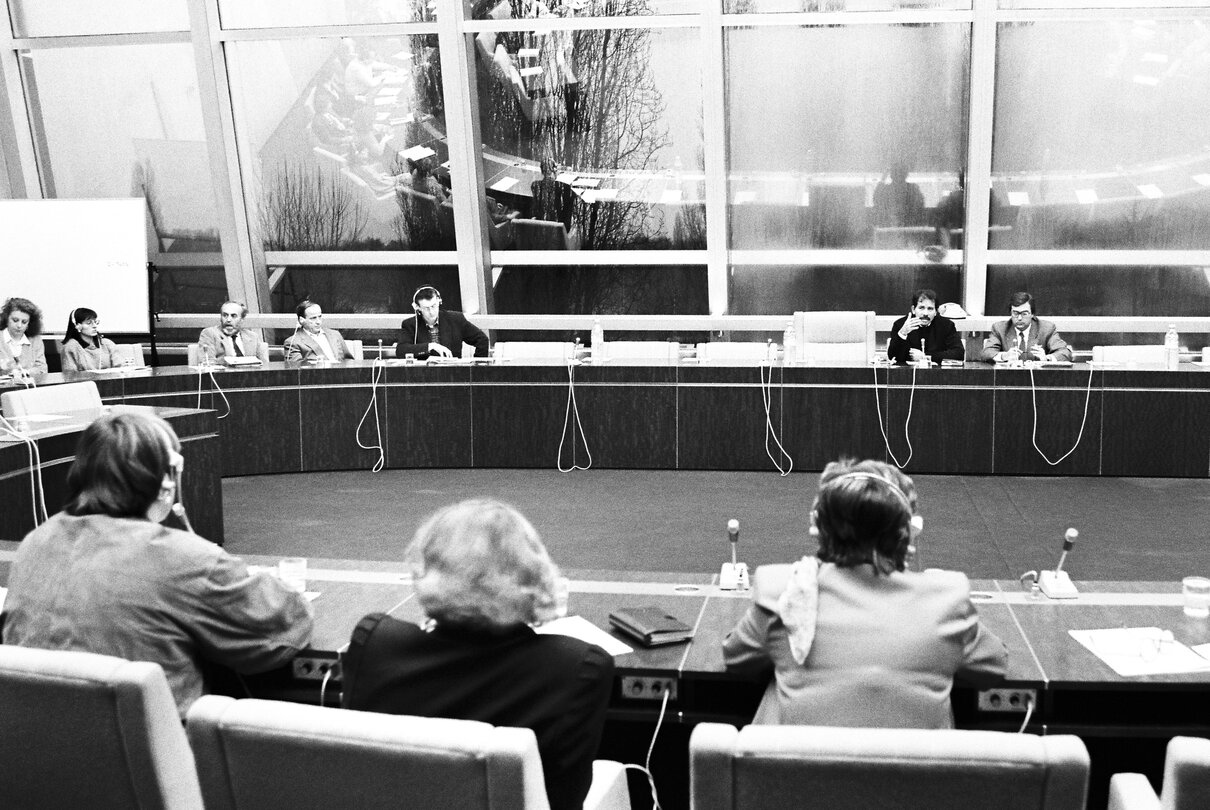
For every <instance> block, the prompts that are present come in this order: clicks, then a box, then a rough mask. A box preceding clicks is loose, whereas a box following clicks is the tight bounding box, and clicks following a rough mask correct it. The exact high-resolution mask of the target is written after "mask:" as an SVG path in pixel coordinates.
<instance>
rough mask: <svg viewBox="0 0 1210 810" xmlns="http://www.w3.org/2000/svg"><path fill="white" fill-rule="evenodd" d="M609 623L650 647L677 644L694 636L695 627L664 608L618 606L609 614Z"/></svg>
mask: <svg viewBox="0 0 1210 810" xmlns="http://www.w3.org/2000/svg"><path fill="white" fill-rule="evenodd" d="M609 623H610V624H611V625H613V626H614V627H615V628H616V629H617V630H619V631H621V632H622V633H625V634H626V635H628V636H630V637H631V638H633V639H635V640H637V641H638V642H640V643H641V644H645V645H646V646H648V647H654V646H656V645H658V644H675V643H676V642H678V641H688V640H689V639H691V638H693V628H692V627H690V626H689V625H687V624H685V623H684V622H682V621H681V620H680V619H678V618H677V617H676V616H673V615H671V614H669V613H667V612H666V611H664V610H663V609H662V608H658V607H653V606H650V605H647V606H645V607H625V608H618V609H617V610H615V611H614V612H613V613H610V614H609Z"/></svg>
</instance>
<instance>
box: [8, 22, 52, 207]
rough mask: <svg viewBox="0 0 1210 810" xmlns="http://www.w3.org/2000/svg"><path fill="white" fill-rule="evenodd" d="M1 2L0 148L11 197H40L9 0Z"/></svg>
mask: <svg viewBox="0 0 1210 810" xmlns="http://www.w3.org/2000/svg"><path fill="white" fill-rule="evenodd" d="M0 2H3V6H2V7H3V9H4V24H3V25H0V149H3V150H4V162H5V164H6V166H7V168H8V182H9V188H10V190H11V192H12V196H13V197H14V198H23V197H24V198H28V199H41V197H42V184H41V183H40V182H39V179H38V178H39V175H38V160H37V157H36V150H35V147H34V133H33V129H32V128H31V126H30V119H29V109H28V107H27V106H26V104H25V93H24V89H23V87H22V82H21V64H20V60H21V57H20V55H19V54H18V53H17V51H18V46H17V45H16V44H15V40H14V39H13V32H12V28H11V27H10V25H9V22H8V21H9V20H11V19H12V13H11V11H12V10H11V9H10V8H9V3H10V2H11V0H0Z"/></svg>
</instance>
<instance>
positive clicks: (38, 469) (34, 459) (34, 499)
mask: <svg viewBox="0 0 1210 810" xmlns="http://www.w3.org/2000/svg"><path fill="white" fill-rule="evenodd" d="M0 435H8V436H12V437H13V438H14V439H17V440H18V441H21V442H23V443H24V444H25V448H26V451H27V452H28V453H29V498H30V511H31V513H32V514H33V517H34V527H35V528H36V527H38V526H40V525H42V524H43V523H45V522H46V521H47V520H48V519H49V517H50V515H49V514H48V513H47V511H46V487H45V486H44V485H43V483H42V452H41V451H40V450H39V449H38V443H37V442H36V441H34V439H33V437H32V436H27V435H26V434H24V433H22V432H21V431H19V430H17V428H16V426H15V425H13V424H12V423H11V422H9V421H8V420H7V419H5V418H4V417H3V416H0ZM39 507H40V508H41V511H39ZM39 515H41V517H39Z"/></svg>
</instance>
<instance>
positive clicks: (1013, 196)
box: [1008, 191, 1029, 206]
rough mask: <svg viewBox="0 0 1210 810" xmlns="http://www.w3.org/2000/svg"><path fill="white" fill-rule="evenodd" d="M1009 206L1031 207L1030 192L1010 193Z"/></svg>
mask: <svg viewBox="0 0 1210 810" xmlns="http://www.w3.org/2000/svg"><path fill="white" fill-rule="evenodd" d="M1008 204H1009V205H1016V206H1022V205H1029V192H1028V191H1010V192H1008Z"/></svg>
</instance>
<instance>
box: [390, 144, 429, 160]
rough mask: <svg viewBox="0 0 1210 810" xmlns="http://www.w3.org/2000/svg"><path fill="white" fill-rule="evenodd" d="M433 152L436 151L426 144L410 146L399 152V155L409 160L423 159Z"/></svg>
mask: <svg viewBox="0 0 1210 810" xmlns="http://www.w3.org/2000/svg"><path fill="white" fill-rule="evenodd" d="M435 154H437V153H436V152H434V151H433V150H432V149H429V148H428V147H427V146H412V147H409V148H407V149H404V150H403V151H402V152H400V153H399V156H400V157H402V158H407V159H409V160H424V159H425V158H426V157H429V156H430V155H435Z"/></svg>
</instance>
